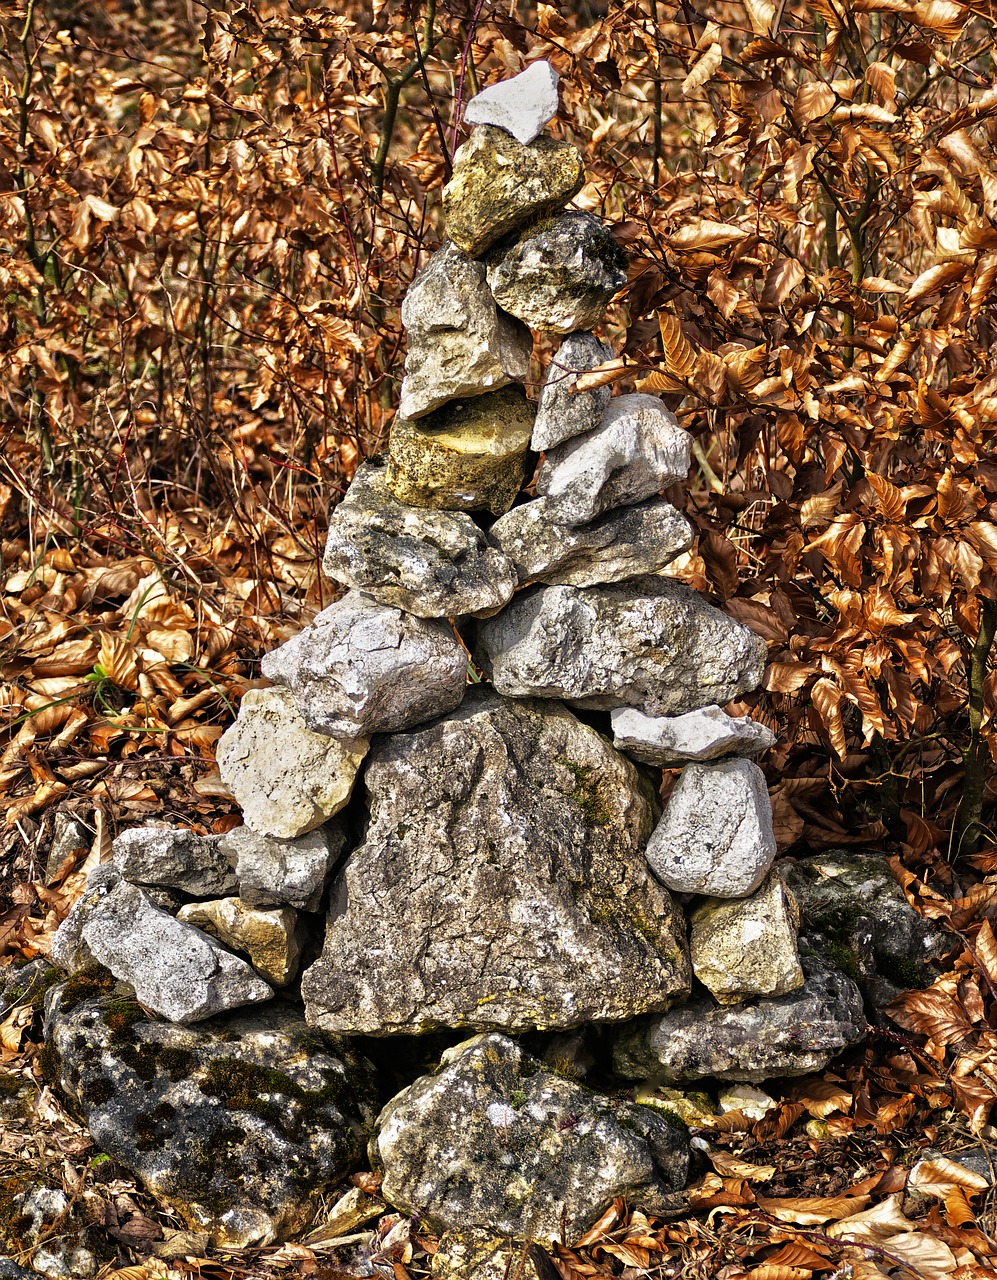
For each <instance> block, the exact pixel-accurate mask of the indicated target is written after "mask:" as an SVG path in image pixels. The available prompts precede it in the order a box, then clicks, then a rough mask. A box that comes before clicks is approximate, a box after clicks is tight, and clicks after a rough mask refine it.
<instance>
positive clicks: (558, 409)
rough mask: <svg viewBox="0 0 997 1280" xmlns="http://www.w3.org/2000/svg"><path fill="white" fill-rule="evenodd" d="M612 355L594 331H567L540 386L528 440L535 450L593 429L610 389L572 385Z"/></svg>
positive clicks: (603, 411) (607, 386)
mask: <svg viewBox="0 0 997 1280" xmlns="http://www.w3.org/2000/svg"><path fill="white" fill-rule="evenodd" d="M612 358H613V348H612V347H611V346H610V345H609V343H608V342H600V340H599V339H598V338H597V337H596V336H595V334H594V333H569V334H568V336H567V337H566V338H565V339H564V341H563V342H562V343H561V345H560V346H559V347H558V349H557V354H556V355H555V356H554V357H553V359H552V360H551V362H550V364H549V365H548V366H547V374H546V376H545V377H544V383H543V386H542V387H541V388H540V399H539V401H538V403H537V416H536V419H535V421H534V423H533V439H532V441H531V444H532V447H533V449H534V450H535V451H536V452H537V453H540V452H541V450H544V449H553V448H554V446H555V445H558V444H563V443H564V441H565V440H570V439H571V438H572V436H580V435H584V433H585V432H586V431H594V430H595V429H596V427H597V426H598V425H599V423H600V422H601V421H602V415H603V414H604V413H605V412H606V407H607V405H608V404H609V401H610V398H611V396H612V388H611V387H610V386H609V385H608V384H607V385H606V386H604V387H593V388H592V390H591V391H575V389H574V388H575V385H576V384H577V382H578V377H579V375H580V374H583V373H588V372H590V371H591V370H592V369H594V368H596V366H597V365H600V364H605V363H606V361H607V360H612Z"/></svg>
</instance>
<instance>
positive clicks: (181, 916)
mask: <svg viewBox="0 0 997 1280" xmlns="http://www.w3.org/2000/svg"><path fill="white" fill-rule="evenodd" d="M177 919H178V920H182V921H183V922H184V923H185V924H192V925H194V927H195V928H198V929H203V930H204V932H205V933H209V934H211V936H212V937H213V938H217V939H218V941H219V942H222V943H224V944H225V946H227V947H231V948H232V950H233V951H239V952H241V953H242V954H243V955H244V956H246V958H247V959H248V960H249V963H250V964H251V965H252V966H253V968H254V969H255V970H256V972H257V973H258V974H259V975H260V977H261V978H263V979H264V981H266V982H270V983H272V984H273V985H274V986H275V987H286V986H287V984H288V983H289V982H291V981H292V980H293V978H294V976H295V974H296V973H297V972H298V961H299V960H300V958H301V940H302V932H303V931H302V930H301V929H300V928H299V927H298V913H297V912H296V911H293V910H292V909H291V908H290V907H277V908H276V909H274V910H270V911H264V910H261V909H260V908H259V907H250V906H248V905H247V904H246V903H244V902H243V901H242V899H241V898H217V899H216V900H215V901H214V902H188V903H187V905H186V906H183V907H181V908H180V910H179V911H178V912H177Z"/></svg>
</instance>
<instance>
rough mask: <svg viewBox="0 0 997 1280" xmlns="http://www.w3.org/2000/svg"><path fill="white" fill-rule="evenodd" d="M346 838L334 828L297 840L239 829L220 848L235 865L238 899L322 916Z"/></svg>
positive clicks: (334, 824) (321, 828) (225, 837)
mask: <svg viewBox="0 0 997 1280" xmlns="http://www.w3.org/2000/svg"><path fill="white" fill-rule="evenodd" d="M345 843H346V838H345V836H344V835H343V831H342V828H341V827H339V826H338V825H337V824H336V823H334V822H327V823H326V824H325V826H323V827H318V828H317V829H316V830H315V831H309V832H307V833H306V834H305V835H303V836H298V838H297V839H296V840H278V839H277V838H276V837H275V836H261V835H260V834H259V833H258V832H256V831H254V830H253V829H252V828H251V827H246V826H242V827H236V828H235V829H234V830H232V831H229V832H228V833H227V834H226V835H224V836H222V839H221V846H222V849H223V850H224V852H225V854H226V855H227V856H228V857H229V858H231V859H232V861H233V862H234V864H235V874H236V879H237V880H238V881H239V897H240V898H241V899H242V901H243V902H245V903H246V904H247V905H248V906H250V907H280V906H288V907H297V908H298V910H300V911H318V909H319V907H320V906H321V903H322V894H323V892H324V890H325V886H326V881H327V880H328V879H329V872H330V871H331V870H332V867H333V864H334V863H335V861H336V859H337V858H338V857H339V855H340V854H341V853H342V852H343V846H344V845H345Z"/></svg>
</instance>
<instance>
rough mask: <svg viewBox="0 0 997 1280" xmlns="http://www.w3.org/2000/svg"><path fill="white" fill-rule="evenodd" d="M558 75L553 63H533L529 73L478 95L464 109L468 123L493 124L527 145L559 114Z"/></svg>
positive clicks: (500, 83) (466, 122) (490, 87)
mask: <svg viewBox="0 0 997 1280" xmlns="http://www.w3.org/2000/svg"><path fill="white" fill-rule="evenodd" d="M557 78H558V77H557V72H556V71H555V70H554V68H553V67H552V66H551V65H550V63H549V62H544V61H543V60H540V61H537V62H531V63H530V65H529V66H528V67H527V68H526V70H525V71H520V73H519V75H518V76H513V77H512V78H511V79H509V80H500V81H499V83H498V84H492V85H489V86H488V88H487V89H482V90H481V92H480V93H477V94H475V96H474V97H473V98H472V99H471V101H470V102H469V103H468V104H467V106H466V107H465V108H464V123H465V124H492V125H495V127H496V128H498V129H504V130H505V131H506V133H511V134H512V136H513V137H514V138H515V139H516V141H517V142H522V143H523V144H524V145H525V144H526V143H528V142H532V141H533V139H534V138H535V137H536V136H537V134H538V133H539V132H540V131H541V129H543V127H544V125H547V124H550V122H551V120H553V119H554V117H555V116H556V115H557Z"/></svg>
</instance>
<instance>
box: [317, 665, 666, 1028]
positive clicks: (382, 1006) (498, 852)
mask: <svg viewBox="0 0 997 1280" xmlns="http://www.w3.org/2000/svg"><path fill="white" fill-rule="evenodd" d="M366 785H367V790H368V794H369V801H370V814H371V816H370V823H369V826H368V828H367V834H366V839H365V841H364V843H363V844H362V845H361V846H360V847H359V848H358V849H356V850H355V851H354V852H353V853H352V854H351V855H350V857H349V859H348V860H347V862H346V864H345V867H344V869H343V871H342V873H341V875H340V878H339V880H338V881H337V882H336V883H335V884H334V885H333V888H332V892H331V901H330V907H329V918H328V924H327V927H326V940H325V950H324V951H323V954H322V957H321V959H320V960H319V961H318V962H317V963H316V964H315V965H313V966H312V967H311V968H310V969H308V970H307V971H306V973H305V975H304V978H303V980H302V994H303V996H304V999H305V1004H306V1010H307V1015H308V1020H309V1021H310V1022H311V1023H312V1024H313V1025H315V1026H319V1027H322V1028H323V1029H324V1030H326V1031H336V1032H342V1033H345V1034H353V1035H392V1034H412V1033H417V1032H422V1031H427V1030H429V1029H431V1028H434V1027H474V1028H479V1029H480V1028H488V1027H501V1028H504V1029H508V1030H510V1031H524V1030H526V1029H527V1028H530V1027H550V1028H559V1027H573V1026H578V1025H580V1024H582V1023H585V1022H592V1021H595V1022H612V1021H616V1020H621V1019H624V1018H629V1017H633V1016H634V1015H635V1014H637V1013H639V1012H642V1011H645V1010H651V1009H663V1008H666V1007H667V1006H668V1005H669V1004H670V1003H671V1002H672V1001H673V1000H675V999H678V998H681V997H682V996H683V995H685V993H686V992H687V991H688V982H689V970H688V962H687V959H686V956H685V953H684V941H683V924H682V919H681V914H680V912H679V911H678V908H677V907H675V905H674V904H673V903H672V900H671V898H670V897H669V895H668V892H667V890H665V889H662V888H661V887H660V886H659V885H658V884H657V882H656V881H655V880H654V878H653V876H651V875H650V873H649V871H648V870H647V863H646V860H645V858H644V853H643V849H644V845H645V843H646V840H647V836H648V835H649V834H650V827H651V823H652V821H653V812H654V797H653V794H652V793H651V792H650V790H649V789H645V788H646V784H644V783H642V781H641V779H640V777H639V775H638V774H637V771H636V769H635V768H634V767H633V766H632V765H631V764H630V763H629V762H628V761H627V760H626V759H625V758H624V757H623V756H620V755H618V754H617V753H616V752H614V751H613V749H612V748H611V747H610V746H609V744H608V743H607V742H606V740H605V739H604V738H602V737H601V736H600V735H599V734H598V733H596V732H595V730H593V729H590V728H588V727H587V726H586V725H583V724H581V723H580V722H579V721H578V720H576V719H575V717H574V716H573V715H572V714H571V713H570V712H569V711H567V710H566V708H564V707H561V706H558V705H557V704H556V703H536V702H531V703H516V702H508V701H505V700H502V699H499V698H498V697H496V696H495V694H494V693H492V692H491V691H490V690H487V689H484V688H477V689H474V690H472V691H471V692H470V693H469V694H468V696H467V697H466V698H465V699H464V702H463V703H462V704H461V706H460V708H459V709H458V710H457V711H456V712H455V713H454V714H453V715H451V716H449V717H447V718H445V719H441V720H438V721H436V722H435V723H434V724H432V725H429V726H427V727H426V728H423V729H419V730H416V731H415V732H412V733H407V734H397V735H395V736H393V737H391V738H389V739H378V740H376V742H375V746H374V748H373V751H372V753H371V756H370V759H369V763H368V766H367V771H366Z"/></svg>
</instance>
